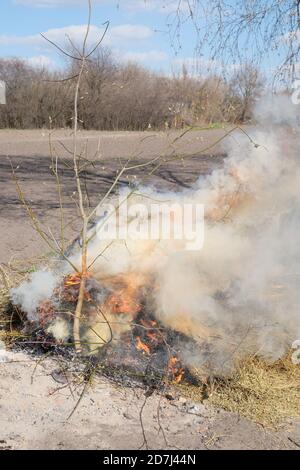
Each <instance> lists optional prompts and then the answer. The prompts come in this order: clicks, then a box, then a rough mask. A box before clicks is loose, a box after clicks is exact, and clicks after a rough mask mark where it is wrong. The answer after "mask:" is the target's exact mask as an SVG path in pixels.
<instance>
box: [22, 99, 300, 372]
mask: <svg viewBox="0 0 300 470" xmlns="http://www.w3.org/2000/svg"><path fill="white" fill-rule="evenodd" d="M257 119H258V121H259V124H258V125H257V126H255V127H253V128H250V129H246V132H247V135H246V134H245V133H243V132H241V131H237V132H236V133H235V134H234V135H231V136H230V137H228V139H227V140H226V144H225V147H226V148H225V150H226V153H227V158H226V159H225V161H224V165H223V166H222V168H218V169H216V170H214V171H213V172H212V173H211V174H210V175H207V176H204V177H200V178H199V179H198V180H197V182H196V183H195V184H194V186H193V187H192V188H191V189H188V190H184V191H182V192H180V193H170V192H168V193H162V192H157V191H156V190H155V189H153V188H145V187H141V188H139V190H138V191H135V193H134V194H132V195H129V190H128V191H127V196H126V194H125V198H126V197H128V206H129V207H131V206H135V205H136V204H143V205H144V206H145V207H147V208H150V205H153V203H155V201H157V204H159V203H161V202H167V201H168V202H170V201H171V202H172V203H174V204H175V205H176V204H179V205H182V204H186V203H190V204H194V205H197V204H204V208H205V232H204V244H203V247H202V248H201V249H195V250H192V251H191V250H186V249H185V248H184V242H183V241H182V240H146V241H145V240H131V239H130V238H128V239H126V240H125V241H124V240H116V241H113V242H112V243H110V244H109V243H108V242H107V240H103V239H101V237H99V236H97V233H96V229H95V227H94V228H92V229H91V233H90V234H93V235H94V236H93V239H92V241H91V243H90V246H89V260H88V262H89V264H91V265H92V267H91V271H92V273H93V276H94V278H95V279H96V280H98V281H99V282H100V283H101V282H102V281H103V279H105V278H108V277H113V276H117V275H122V276H125V277H126V275H128V276H130V275H131V274H132V273H134V274H135V276H136V278H137V279H140V284H141V287H142V286H143V285H146V286H148V290H147V292H149V287H151V289H150V290H151V295H150V297H151V299H149V306H148V307H147V308H151V309H152V311H153V312H154V313H155V316H156V317H157V319H158V320H159V321H160V322H162V323H163V324H164V325H165V326H168V327H170V328H173V329H175V330H178V331H181V332H183V333H185V334H186V335H187V337H190V338H192V339H193V342H191V343H189V342H188V341H186V342H183V343H182V344H181V345H180V347H181V354H182V356H183V357H184V360H185V361H186V363H188V364H189V365H191V366H195V367H198V368H204V369H209V370H210V371H214V372H217V373H220V372H221V373H225V372H226V371H227V370H230V368H231V367H232V366H233V365H234V363H235V361H236V360H237V359H239V358H241V357H243V356H245V355H248V354H259V355H261V356H263V357H264V358H266V359H268V360H276V359H277V358H279V357H281V356H282V355H284V354H285V353H286V352H287V350H288V349H289V348H290V347H291V345H292V343H293V341H295V340H297V339H299V338H300V313H299V306H300V289H299V281H300V243H299V240H298V233H299V230H300V193H299V187H300V166H299V152H298V151H299V140H298V139H299V136H298V129H297V125H298V124H297V107H296V106H294V105H292V104H291V102H290V100H289V99H288V98H287V97H280V98H277V99H276V98H272V99H271V98H269V99H265V100H263V101H262V102H261V103H260V104H259V106H258V107H257ZM297 140H298V141H297ZM111 203H112V204H116V202H115V200H114V199H112V201H111ZM149 213H150V210H149ZM133 218H134V216H133ZM137 218H138V219H139V220H138V221H139V224H140V226H141V227H143V224H145V223H146V222H147V223H148V222H149V220H146V219H147V218H145V217H142V216H141V215H140V214H139V215H138V216H137ZM156 223H158V218H157V220H156V218H155V216H153V219H152V220H151V224H156ZM102 252H103V253H104V254H103V256H100V255H101V253H102ZM97 256H98V258H97ZM70 258H71V261H72V263H73V264H75V265H76V266H80V248H79V246H74V247H73V249H72V250H71V254H70ZM67 271H68V268H67V266H66V265H63V267H62V272H64V273H65V272H67ZM48 275H49V276H50V282H49V280H47V281H46V280H45V277H44V276H46V275H45V273H35V274H34V276H33V277H32V280H31V283H30V286H28V285H25V286H24V285H23V286H20V287H19V288H18V289H16V290H14V291H13V300H14V301H15V302H16V303H18V304H21V306H22V308H23V310H25V311H26V312H27V313H28V317H29V319H30V320H32V319H33V318H34V315H35V311H36V307H37V304H38V302H39V301H40V300H41V299H43V298H46V297H48V296H51V289H53V287H54V279H56V277H55V276H54V277H52V278H51V273H48ZM51 279H52V280H51ZM137 290H138V289H137ZM195 341H196V344H198V345H199V347H196V348H195V347H194V344H195Z"/></svg>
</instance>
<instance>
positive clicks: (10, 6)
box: [0, 0, 195, 73]
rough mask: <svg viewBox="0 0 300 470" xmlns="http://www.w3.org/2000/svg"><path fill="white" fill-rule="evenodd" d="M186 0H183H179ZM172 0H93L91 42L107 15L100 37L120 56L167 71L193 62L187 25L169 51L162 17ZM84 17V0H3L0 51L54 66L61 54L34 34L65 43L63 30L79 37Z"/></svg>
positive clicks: (169, 10) (171, 8)
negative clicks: (177, 47)
mask: <svg viewBox="0 0 300 470" xmlns="http://www.w3.org/2000/svg"><path fill="white" fill-rule="evenodd" d="M184 2H185V0H183V4H184ZM176 3H177V2H176V1H175V0H94V1H93V18H92V30H91V39H90V41H91V45H92V44H93V43H94V42H95V41H96V40H97V37H98V36H99V35H100V34H101V32H102V28H103V26H102V24H103V23H104V22H105V21H107V20H109V21H110V28H109V31H108V33H107V36H106V38H105V43H106V45H107V46H109V47H110V48H111V49H112V50H113V52H114V53H115V55H116V56H117V57H118V58H119V59H120V60H123V61H128V60H130V61H135V62H138V63H140V64H141V65H144V66H146V67H149V68H152V69H154V70H158V71H163V72H166V73H168V72H170V70H171V69H175V70H176V69H179V68H180V66H181V65H180V64H181V63H182V62H186V63H187V64H191V65H190V66H191V67H192V66H193V53H194V45H195V37H194V32H193V30H192V28H191V26H190V25H188V26H186V27H185V28H184V29H183V31H182V33H181V45H182V49H181V50H179V51H178V50H177V52H178V54H177V55H175V54H174V50H173V48H172V41H171V39H170V37H169V35H168V28H167V23H168V22H170V21H171V20H172V19H174V17H173V16H172V15H173V14H174V5H175V4H176ZM86 22H87V1H86V0H2V1H1V16H0V56H1V57H12V56H13V57H22V58H25V59H26V60H29V62H30V63H32V64H39V63H44V64H46V65H50V66H52V67H55V66H57V65H61V63H62V62H61V60H62V59H61V58H60V57H59V55H58V54H57V53H56V52H55V50H54V49H53V48H52V47H51V46H49V44H47V43H46V42H45V41H44V40H43V39H42V38H41V37H40V35H39V33H41V32H42V33H44V34H45V35H47V36H48V37H49V39H52V40H54V41H55V42H57V43H58V44H60V45H62V46H63V45H65V44H66V41H67V38H66V34H68V35H69V36H70V37H71V38H72V40H74V41H75V42H77V43H79V42H80V39H81V38H82V37H83V35H84V31H85V24H86Z"/></svg>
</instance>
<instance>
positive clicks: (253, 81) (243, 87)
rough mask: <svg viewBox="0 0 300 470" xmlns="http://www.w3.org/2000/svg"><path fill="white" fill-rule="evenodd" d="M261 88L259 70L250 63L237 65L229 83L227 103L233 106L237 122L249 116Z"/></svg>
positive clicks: (261, 81) (243, 120)
mask: <svg viewBox="0 0 300 470" xmlns="http://www.w3.org/2000/svg"><path fill="white" fill-rule="evenodd" d="M262 90H263V80H262V76H261V74H260V72H259V70H258V69H257V68H256V67H254V66H253V65H252V64H250V63H249V64H245V65H244V66H242V67H239V68H238V69H237V71H236V72H235V73H234V75H233V77H232V79H231V80H230V83H229V93H230V95H229V97H230V100H229V104H230V105H231V106H233V105H234V106H235V109H234V111H235V112H234V115H235V120H236V121H237V122H245V121H248V120H249V119H250V118H251V114H252V109H253V105H254V104H255V101H256V100H257V98H258V97H259V96H260V94H261V93H262Z"/></svg>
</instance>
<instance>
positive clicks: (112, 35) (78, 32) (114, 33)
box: [0, 24, 153, 48]
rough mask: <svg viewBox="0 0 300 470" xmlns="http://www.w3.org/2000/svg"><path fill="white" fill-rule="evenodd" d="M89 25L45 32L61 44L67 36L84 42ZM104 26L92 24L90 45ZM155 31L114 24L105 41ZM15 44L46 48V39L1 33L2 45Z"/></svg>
mask: <svg viewBox="0 0 300 470" xmlns="http://www.w3.org/2000/svg"><path fill="white" fill-rule="evenodd" d="M86 28H87V25H76V26H66V27H64V28H53V29H49V30H48V31H45V32H44V33H43V35H44V36H46V37H47V38H48V39H50V40H51V41H53V42H55V44H58V45H60V46H64V45H65V44H66V43H67V41H68V39H67V36H69V37H70V38H71V40H72V41H73V42H74V43H75V44H82V41H83V39H84V37H85V34H86ZM103 31H104V28H103V27H98V26H94V25H91V27H90V34H89V45H90V46H92V45H93V44H95V43H96V42H97V41H98V40H99V38H101V36H102V34H103ZM152 34H153V31H152V30H151V29H150V28H148V27H147V26H143V25H132V24H124V25H120V26H114V27H112V28H110V29H109V31H108V33H107V35H106V37H105V39H104V41H103V43H104V44H106V45H111V44H119V43H120V41H132V40H134V41H136V40H143V39H147V38H149V37H151V36H152ZM14 45H27V46H34V47H38V48H45V47H46V42H45V39H43V38H42V37H41V35H40V34H34V35H31V36H15V35H14V36H13V35H0V46H14Z"/></svg>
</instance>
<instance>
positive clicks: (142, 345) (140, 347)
mask: <svg viewBox="0 0 300 470" xmlns="http://www.w3.org/2000/svg"><path fill="white" fill-rule="evenodd" d="M136 348H137V349H138V350H139V351H143V352H144V353H145V354H147V356H149V355H150V348H149V346H147V344H145V343H143V341H142V340H141V337H140V336H137V337H136Z"/></svg>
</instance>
